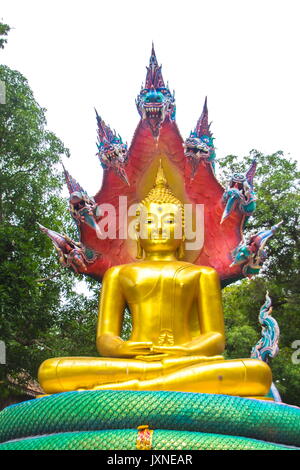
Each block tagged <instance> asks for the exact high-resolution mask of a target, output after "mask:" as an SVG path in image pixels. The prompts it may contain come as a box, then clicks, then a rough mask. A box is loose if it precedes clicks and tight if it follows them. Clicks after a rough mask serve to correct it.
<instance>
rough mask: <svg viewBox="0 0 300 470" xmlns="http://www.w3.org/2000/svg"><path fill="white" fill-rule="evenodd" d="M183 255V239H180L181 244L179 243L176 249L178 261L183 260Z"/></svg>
mask: <svg viewBox="0 0 300 470" xmlns="http://www.w3.org/2000/svg"><path fill="white" fill-rule="evenodd" d="M184 255H185V250H184V238H183V239H182V242H181V243H180V245H179V247H178V249H177V257H178V259H182V258H184Z"/></svg>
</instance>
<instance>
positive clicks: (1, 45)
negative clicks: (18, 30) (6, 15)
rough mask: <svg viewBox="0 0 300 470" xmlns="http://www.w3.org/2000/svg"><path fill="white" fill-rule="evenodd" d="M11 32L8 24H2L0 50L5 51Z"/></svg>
mask: <svg viewBox="0 0 300 470" xmlns="http://www.w3.org/2000/svg"><path fill="white" fill-rule="evenodd" d="M9 31H10V27H9V26H8V24H4V23H0V49H4V46H5V44H6V43H7V38H6V36H7V35H8V33H9Z"/></svg>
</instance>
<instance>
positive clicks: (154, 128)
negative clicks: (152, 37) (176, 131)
mask: <svg viewBox="0 0 300 470" xmlns="http://www.w3.org/2000/svg"><path fill="white" fill-rule="evenodd" d="M136 106H137V109H138V112H139V114H140V116H141V119H142V121H143V122H145V123H146V124H147V125H148V126H149V127H150V129H151V132H152V135H153V137H155V138H158V136H159V132H160V128H161V125H162V124H163V122H164V121H166V120H171V121H174V120H175V113H176V107H175V97H174V93H173V94H171V92H170V90H169V87H168V86H166V85H165V82H164V79H163V76H162V73H161V66H159V65H158V62H157V59H156V55H155V51H154V46H153V44H152V51H151V57H150V63H149V67H147V76H146V81H145V86H143V85H142V87H141V91H140V93H139V95H138V97H137V99H136Z"/></svg>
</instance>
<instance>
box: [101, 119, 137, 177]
mask: <svg viewBox="0 0 300 470" xmlns="http://www.w3.org/2000/svg"><path fill="white" fill-rule="evenodd" d="M95 111H96V110H95ZM96 118H97V124H98V143H97V147H98V158H99V161H100V163H101V166H102V168H104V169H108V168H112V169H113V170H114V171H115V173H116V174H118V176H120V177H121V178H122V179H123V180H124V181H125V182H126V183H127V184H129V182H128V179H127V175H126V172H125V169H124V166H125V165H126V163H127V160H128V147H127V144H124V143H123V141H122V138H121V136H120V135H117V134H116V132H115V131H112V130H111V129H110V127H109V126H107V125H106V124H105V122H104V121H103V119H101V117H100V116H99V114H98V113H97V111H96Z"/></svg>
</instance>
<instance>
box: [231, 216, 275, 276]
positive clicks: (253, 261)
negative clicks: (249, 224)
mask: <svg viewBox="0 0 300 470" xmlns="http://www.w3.org/2000/svg"><path fill="white" fill-rule="evenodd" d="M281 224H282V221H281V222H279V223H278V224H276V225H273V227H272V228H271V230H261V231H260V232H258V233H257V234H255V235H252V236H251V237H250V240H249V241H248V243H246V242H245V241H242V243H240V245H239V246H238V247H237V248H236V249H235V250H234V251H233V253H232V256H233V263H232V264H231V266H235V265H238V264H240V265H243V268H242V271H243V274H244V275H245V276H246V277H249V278H251V277H252V276H253V275H255V274H258V273H259V271H260V270H261V268H262V265H263V263H264V261H265V260H266V258H267V254H266V251H265V250H264V247H265V244H266V242H267V241H268V239H269V238H270V237H272V235H274V233H275V231H276V230H277V229H278V228H279V227H280V225H281Z"/></svg>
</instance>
